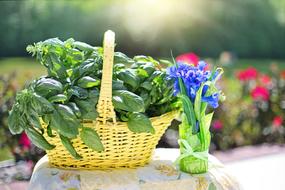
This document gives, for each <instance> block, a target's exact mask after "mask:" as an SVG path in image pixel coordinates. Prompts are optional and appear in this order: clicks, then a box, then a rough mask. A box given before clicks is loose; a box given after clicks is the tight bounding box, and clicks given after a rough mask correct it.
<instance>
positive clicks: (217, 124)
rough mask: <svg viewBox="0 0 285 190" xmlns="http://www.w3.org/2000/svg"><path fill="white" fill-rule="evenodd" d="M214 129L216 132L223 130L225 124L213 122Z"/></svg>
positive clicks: (217, 121)
mask: <svg viewBox="0 0 285 190" xmlns="http://www.w3.org/2000/svg"><path fill="white" fill-rule="evenodd" d="M213 128H214V129H215V130H221V129H222V128H223V123H222V122H221V121H220V120H215V121H213Z"/></svg>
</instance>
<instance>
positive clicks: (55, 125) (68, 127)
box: [50, 105, 81, 138]
mask: <svg viewBox="0 0 285 190" xmlns="http://www.w3.org/2000/svg"><path fill="white" fill-rule="evenodd" d="M50 126H51V127H52V129H54V130H56V131H57V132H58V133H60V134H62V135H64V136H66V137H69V138H74V137H76V136H77V135H78V133H79V132H78V128H79V127H81V124H80V122H79V121H78V120H77V118H76V116H75V114H74V113H73V111H72V109H70V108H69V107H68V106H66V105H57V106H56V109H55V111H54V112H53V113H52V114H51V122H50Z"/></svg>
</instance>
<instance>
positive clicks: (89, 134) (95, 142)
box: [80, 127, 104, 152]
mask: <svg viewBox="0 0 285 190" xmlns="http://www.w3.org/2000/svg"><path fill="white" fill-rule="evenodd" d="M80 138H81V140H82V141H83V142H84V144H86V145H87V146H88V147H89V148H91V149H93V150H95V151H98V152H101V151H103V150H104V146H103V144H102V142H101V140H100V137H99V135H98V134H97V132H96V131H95V130H93V129H91V128H87V127H84V128H82V130H81V132H80Z"/></svg>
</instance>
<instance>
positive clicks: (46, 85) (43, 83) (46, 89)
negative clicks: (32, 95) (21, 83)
mask: <svg viewBox="0 0 285 190" xmlns="http://www.w3.org/2000/svg"><path fill="white" fill-rule="evenodd" d="M62 91H63V87H62V84H61V83H60V82H59V81H57V80H54V79H51V78H41V79H40V80H38V81H37V82H36V85H35V92H36V93H37V94H39V95H41V96H43V97H48V96H53V95H56V94H59V93H61V92H62Z"/></svg>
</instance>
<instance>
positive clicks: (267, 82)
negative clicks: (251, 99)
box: [259, 74, 271, 86]
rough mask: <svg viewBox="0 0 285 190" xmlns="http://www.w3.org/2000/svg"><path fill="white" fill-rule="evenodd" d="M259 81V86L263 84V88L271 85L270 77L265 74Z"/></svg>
mask: <svg viewBox="0 0 285 190" xmlns="http://www.w3.org/2000/svg"><path fill="white" fill-rule="evenodd" d="M259 80H260V82H261V84H263V85H265V86H268V85H270V84H271V78H270V76H268V75H266V74H263V75H261V76H260V79H259Z"/></svg>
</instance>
